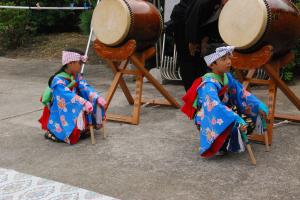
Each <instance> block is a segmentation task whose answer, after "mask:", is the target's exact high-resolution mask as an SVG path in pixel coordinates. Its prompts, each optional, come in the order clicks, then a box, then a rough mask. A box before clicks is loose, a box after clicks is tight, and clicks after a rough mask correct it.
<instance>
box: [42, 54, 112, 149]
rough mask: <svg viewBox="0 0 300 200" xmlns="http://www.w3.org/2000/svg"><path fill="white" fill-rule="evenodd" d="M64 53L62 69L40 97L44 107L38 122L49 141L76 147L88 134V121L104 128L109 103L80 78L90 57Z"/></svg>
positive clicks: (52, 78) (53, 77)
mask: <svg viewBox="0 0 300 200" xmlns="http://www.w3.org/2000/svg"><path fill="white" fill-rule="evenodd" d="M62 54H63V55H62V65H63V66H62V67H61V69H60V70H59V71H58V72H56V73H55V74H54V75H53V76H52V77H51V78H50V79H49V81H48V85H49V87H47V89H46V90H45V92H44V93H43V96H42V98H41V101H42V103H43V104H44V105H45V107H44V112H43V115H42V117H41V118H40V120H39V121H40V123H41V126H42V129H43V130H46V131H47V132H46V133H45V137H46V138H47V139H51V140H53V141H63V142H66V143H68V144H76V143H77V142H78V140H79V139H80V138H82V137H86V136H87V135H88V131H87V130H88V119H89V120H90V122H89V123H93V125H94V126H95V127H97V128H101V126H102V121H103V119H104V117H105V111H104V107H105V105H106V102H105V100H104V99H103V98H102V97H101V96H100V95H99V93H97V92H96V91H95V90H94V88H93V87H92V86H90V85H89V84H88V83H87V81H86V80H84V79H83V77H82V76H81V75H80V70H81V65H82V64H83V63H84V62H86V60H87V57H86V56H84V55H83V53H82V52H80V51H77V50H68V51H63V53H62ZM88 116H89V117H88Z"/></svg>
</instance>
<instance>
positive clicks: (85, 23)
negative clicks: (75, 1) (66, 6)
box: [79, 11, 93, 35]
mask: <svg viewBox="0 0 300 200" xmlns="http://www.w3.org/2000/svg"><path fill="white" fill-rule="evenodd" d="M92 15H93V12H92V11H85V12H83V13H81V15H80V23H79V27H80V30H81V31H82V33H83V34H85V35H88V34H89V33H90V27H91V19H92Z"/></svg>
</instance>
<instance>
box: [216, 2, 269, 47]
mask: <svg viewBox="0 0 300 200" xmlns="http://www.w3.org/2000/svg"><path fill="white" fill-rule="evenodd" d="M267 23H268V10H267V7H266V5H265V3H264V1H263V0H229V1H228V2H227V3H226V4H225V6H224V8H223V9H222V12H221V14H220V18H219V32H220V35H221V37H222V39H223V40H224V42H226V43H227V44H228V45H232V46H235V47H236V48H237V49H247V48H249V47H251V46H253V45H254V44H255V43H257V42H258V41H259V40H260V39H261V37H262V36H263V34H264V32H265V30H266V27H267Z"/></svg>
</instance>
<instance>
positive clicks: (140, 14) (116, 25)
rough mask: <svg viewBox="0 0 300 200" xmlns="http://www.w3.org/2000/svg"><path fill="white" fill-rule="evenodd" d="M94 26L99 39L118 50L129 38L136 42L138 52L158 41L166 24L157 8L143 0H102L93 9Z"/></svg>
mask: <svg viewBox="0 0 300 200" xmlns="http://www.w3.org/2000/svg"><path fill="white" fill-rule="evenodd" d="M92 27H93V29H94V33H95V35H96V37H97V39H98V40H99V41H100V42H102V43H104V44H105V45H108V46H113V47H117V46H120V45H122V44H124V43H125V42H126V41H127V40H129V39H134V40H136V42H137V50H142V49H145V48H147V47H149V46H151V45H154V43H155V42H156V41H157V40H158V38H159V37H160V35H161V32H162V29H163V21H162V17H161V15H160V12H159V11H158V9H157V8H156V7H155V6H154V5H152V4H151V3H149V2H147V1H143V0H102V1H100V3H99V4H98V5H97V7H96V8H95V10H94V13H93V17H92Z"/></svg>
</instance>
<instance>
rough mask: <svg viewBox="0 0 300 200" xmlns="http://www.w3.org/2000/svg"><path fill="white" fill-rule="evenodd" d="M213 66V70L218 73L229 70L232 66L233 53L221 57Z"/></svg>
mask: <svg viewBox="0 0 300 200" xmlns="http://www.w3.org/2000/svg"><path fill="white" fill-rule="evenodd" d="M211 68H212V71H213V72H214V73H217V74H223V73H226V72H229V71H230V68H231V55H230V54H227V55H225V56H223V57H222V58H219V59H218V60H216V62H215V63H213V64H212V65H211Z"/></svg>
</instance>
